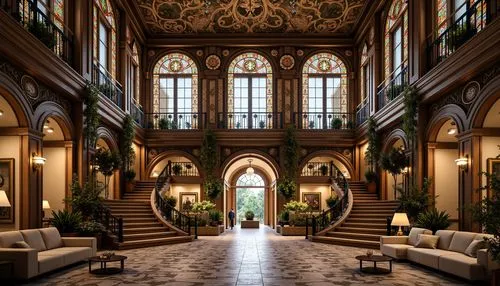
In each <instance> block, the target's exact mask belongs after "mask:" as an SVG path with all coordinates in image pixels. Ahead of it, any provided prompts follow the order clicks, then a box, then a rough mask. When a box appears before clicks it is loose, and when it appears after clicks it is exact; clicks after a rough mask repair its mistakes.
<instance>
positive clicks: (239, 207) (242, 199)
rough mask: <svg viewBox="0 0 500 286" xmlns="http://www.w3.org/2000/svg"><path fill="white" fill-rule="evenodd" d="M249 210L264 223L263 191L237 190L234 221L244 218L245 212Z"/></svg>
mask: <svg viewBox="0 0 500 286" xmlns="http://www.w3.org/2000/svg"><path fill="white" fill-rule="evenodd" d="M247 210H251V211H253V212H254V214H255V216H256V217H257V218H259V220H260V221H261V222H262V223H264V189H252V188H239V189H238V195H237V196H236V221H237V222H238V221H241V220H243V219H244V217H245V211H247Z"/></svg>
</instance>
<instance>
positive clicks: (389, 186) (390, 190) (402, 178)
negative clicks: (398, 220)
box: [382, 138, 406, 201]
mask: <svg viewBox="0 0 500 286" xmlns="http://www.w3.org/2000/svg"><path fill="white" fill-rule="evenodd" d="M393 148H394V149H401V150H405V143H404V141H403V139H401V138H398V139H395V141H393V143H392V144H389V145H388V146H386V148H384V149H385V150H384V152H385V153H389V152H391V150H392V149H393ZM405 185H406V172H402V173H401V174H398V175H396V177H394V176H393V175H392V174H391V173H389V172H388V171H385V170H383V174H382V186H383V187H382V189H383V190H384V191H383V192H382V198H383V199H385V200H390V201H391V200H397V198H398V191H397V189H399V188H402V189H404V187H405Z"/></svg>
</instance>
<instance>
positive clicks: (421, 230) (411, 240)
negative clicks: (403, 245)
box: [408, 227, 432, 246]
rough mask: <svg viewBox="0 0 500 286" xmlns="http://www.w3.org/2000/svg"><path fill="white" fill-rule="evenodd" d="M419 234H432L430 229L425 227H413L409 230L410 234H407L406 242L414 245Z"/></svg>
mask: <svg viewBox="0 0 500 286" xmlns="http://www.w3.org/2000/svg"><path fill="white" fill-rule="evenodd" d="M419 234H432V231H430V230H428V229H425V228H418V227H413V228H412V229H411V230H410V234H408V244H409V245H413V246H415V244H417V242H418V235H419Z"/></svg>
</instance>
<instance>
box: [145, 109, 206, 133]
mask: <svg viewBox="0 0 500 286" xmlns="http://www.w3.org/2000/svg"><path fill="white" fill-rule="evenodd" d="M206 115H207V114H206V113H186V112H173V113H146V114H145V117H146V126H145V127H146V128H148V129H157V130H178V129H181V130H198V129H203V128H205V125H206V117H207V116H206Z"/></svg>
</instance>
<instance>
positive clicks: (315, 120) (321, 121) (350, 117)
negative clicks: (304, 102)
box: [293, 112, 355, 130]
mask: <svg viewBox="0 0 500 286" xmlns="http://www.w3.org/2000/svg"><path fill="white" fill-rule="evenodd" d="M293 120H294V122H295V124H296V126H297V128H299V129H308V130H324V129H334V130H341V129H342V130H346V129H347V130H348V129H353V128H354V127H355V118H354V114H353V113H343V112H295V113H294V114H293Z"/></svg>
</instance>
